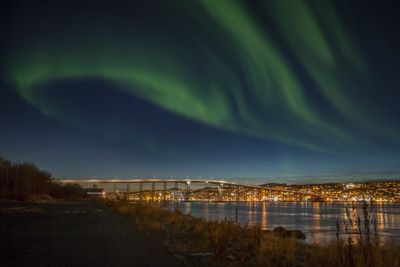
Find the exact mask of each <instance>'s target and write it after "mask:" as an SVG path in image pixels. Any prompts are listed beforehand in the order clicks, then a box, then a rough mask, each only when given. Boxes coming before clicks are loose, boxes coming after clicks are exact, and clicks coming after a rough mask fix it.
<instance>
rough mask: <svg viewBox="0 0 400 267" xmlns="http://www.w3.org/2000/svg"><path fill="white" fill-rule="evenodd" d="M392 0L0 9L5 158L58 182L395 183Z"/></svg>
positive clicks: (0, 144)
mask: <svg viewBox="0 0 400 267" xmlns="http://www.w3.org/2000/svg"><path fill="white" fill-rule="evenodd" d="M397 10H398V9H397V6H396V5H395V4H394V3H392V1H383V2H379V3H377V2H376V3H373V2H366V1H352V2H351V3H348V1H335V2H330V1H300V0H298V1H292V2H291V1H255V2H252V4H251V5H250V4H249V3H246V2H245V1H218V2H216V1H207V0H205V1H193V2H186V1H171V2H165V1H143V2H142V3H131V2H124V1H122V2H116V3H105V2H104V3H101V2H96V5H93V3H85V4H82V3H79V2H74V1H72V2H71V1H68V2H63V1H60V2H57V3H52V2H48V1H38V2H35V3H29V2H25V1H15V2H12V3H9V4H8V5H7V6H6V8H5V9H4V10H3V11H2V13H3V16H2V25H3V26H4V27H3V29H4V31H3V37H5V38H4V39H5V40H6V42H5V43H4V48H3V49H2V51H1V52H2V64H1V70H2V72H1V74H2V75H1V81H0V125H1V126H0V152H1V154H3V155H4V156H6V157H8V158H10V159H11V160H15V161H23V160H27V161H31V162H34V163H36V164H37V165H39V166H40V167H41V168H43V169H46V170H49V171H51V172H52V173H53V175H54V176H56V177H74V178H87V177H92V176H96V177H119V178H132V177H135V176H137V177H143V176H144V177H153V176H156V177H170V176H173V177H186V176H189V177H199V176H201V177H224V178H232V179H238V180H239V179H241V180H246V181H253V182H268V181H274V182H290V183H303V182H330V181H338V180H362V179H382V178H398V177H400V167H399V166H400V164H399V162H400V152H399V151H400V150H399V149H400V125H399V118H398V116H399V114H400V107H399V106H400V105H398V101H399V97H400V93H399V92H400V91H399V89H400V88H399V87H400V84H399V79H398V73H399V70H400V68H399V63H398V62H399V59H400V53H399V51H398V45H399V37H398V34H397V30H398V27H399V26H400V23H399V21H398V19H397Z"/></svg>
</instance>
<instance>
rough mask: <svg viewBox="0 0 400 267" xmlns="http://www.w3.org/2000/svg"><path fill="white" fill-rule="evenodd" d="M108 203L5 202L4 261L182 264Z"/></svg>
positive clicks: (1, 214)
mask: <svg viewBox="0 0 400 267" xmlns="http://www.w3.org/2000/svg"><path fill="white" fill-rule="evenodd" d="M182 265H183V264H182V262H181V261H179V260H178V259H177V258H176V257H175V256H174V255H173V254H172V253H171V252H170V251H169V250H168V249H167V248H166V247H165V246H164V245H163V244H162V240H161V239H160V238H158V237H157V236H154V235H151V234H149V233H147V232H144V231H141V230H139V229H136V228H135V226H134V225H133V223H132V222H130V221H129V219H127V218H125V217H123V216H122V215H119V214H117V213H115V212H113V211H112V210H110V209H109V208H107V207H106V206H105V205H104V204H102V203H93V202H66V203H56V204H47V203H46V204H34V203H17V202H15V203H0V266H2V267H6V266H138V267H139V266H182Z"/></svg>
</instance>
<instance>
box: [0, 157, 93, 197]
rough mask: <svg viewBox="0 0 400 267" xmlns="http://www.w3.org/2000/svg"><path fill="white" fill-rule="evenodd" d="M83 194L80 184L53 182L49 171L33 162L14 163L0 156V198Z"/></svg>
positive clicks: (81, 195)
mask: <svg viewBox="0 0 400 267" xmlns="http://www.w3.org/2000/svg"><path fill="white" fill-rule="evenodd" d="M85 196H86V193H85V191H84V189H83V188H82V187H81V186H79V185H60V184H58V183H55V182H54V179H53V178H52V175H51V173H49V172H47V171H43V170H41V169H39V168H38V167H37V166H36V165H34V164H33V163H29V162H23V163H15V162H11V161H9V160H7V159H6V158H3V157H1V156H0V199H12V200H20V201H32V200H33V201H34V200H51V199H53V198H56V199H68V200H70V199H81V198H84V197H85Z"/></svg>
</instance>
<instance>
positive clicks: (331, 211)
mask: <svg viewBox="0 0 400 267" xmlns="http://www.w3.org/2000/svg"><path fill="white" fill-rule="evenodd" d="M236 207H237V210H238V212H237V219H238V222H239V223H241V224H242V225H245V224H248V225H249V226H257V225H259V226H261V228H262V229H269V230H272V229H274V228H275V227H278V226H283V227H284V228H286V229H297V230H301V231H303V232H304V233H305V234H306V236H307V241H308V242H318V243H324V242H326V241H329V240H332V239H334V238H336V236H335V233H336V222H339V223H340V225H341V227H344V225H343V219H345V218H346V207H348V208H349V209H350V210H352V209H351V207H352V204H351V203H328V202H254V203H250V202H240V203H238V204H236V203H235V202H175V203H174V202H171V203H170V204H169V207H168V208H169V209H179V210H181V211H182V212H183V213H186V214H192V215H193V216H195V217H200V218H204V219H207V220H215V219H217V220H224V219H225V218H226V219H227V220H232V221H235V220H236ZM356 207H357V208H358V210H359V212H361V207H362V205H361V204H357V205H356ZM371 217H372V219H373V220H376V228H377V230H378V233H379V237H380V240H382V241H395V242H400V203H395V204H394V203H390V204H389V203H385V204H379V203H375V204H374V205H373V206H372V216H371ZM372 228H373V227H372Z"/></svg>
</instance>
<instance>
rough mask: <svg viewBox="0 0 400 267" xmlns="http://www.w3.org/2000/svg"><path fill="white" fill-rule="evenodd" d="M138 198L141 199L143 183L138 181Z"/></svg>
mask: <svg viewBox="0 0 400 267" xmlns="http://www.w3.org/2000/svg"><path fill="white" fill-rule="evenodd" d="M139 198H140V200H143V183H139Z"/></svg>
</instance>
